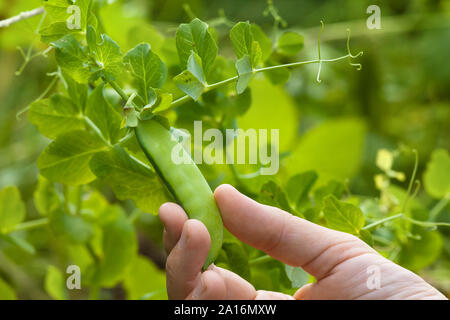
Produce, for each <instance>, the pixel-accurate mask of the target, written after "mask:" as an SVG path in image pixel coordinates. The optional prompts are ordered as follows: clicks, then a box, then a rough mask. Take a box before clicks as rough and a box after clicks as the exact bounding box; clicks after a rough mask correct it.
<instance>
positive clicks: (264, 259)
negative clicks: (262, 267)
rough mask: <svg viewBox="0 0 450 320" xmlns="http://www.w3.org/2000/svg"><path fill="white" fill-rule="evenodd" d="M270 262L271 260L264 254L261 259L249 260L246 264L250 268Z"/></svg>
mask: <svg viewBox="0 0 450 320" xmlns="http://www.w3.org/2000/svg"><path fill="white" fill-rule="evenodd" d="M271 260H273V258H272V257H271V256H269V255H267V254H266V255H264V256H261V257H258V258H255V259H252V260H250V261H249V262H248V264H249V265H251V266H254V265H257V264H261V263H266V262H269V261H271Z"/></svg>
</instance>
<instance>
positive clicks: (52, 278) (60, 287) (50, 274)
mask: <svg viewBox="0 0 450 320" xmlns="http://www.w3.org/2000/svg"><path fill="white" fill-rule="evenodd" d="M64 280H65V279H64V274H63V273H62V272H61V271H60V270H59V269H58V268H56V267H54V266H49V267H48V268H47V273H46V275H45V285H44V287H45V291H46V292H47V294H48V295H49V296H50V297H52V298H53V299H55V300H66V299H67V291H66V282H65V281H64Z"/></svg>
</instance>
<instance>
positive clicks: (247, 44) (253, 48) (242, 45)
mask: <svg viewBox="0 0 450 320" xmlns="http://www.w3.org/2000/svg"><path fill="white" fill-rule="evenodd" d="M253 29H254V30H256V28H255V27H254V28H253ZM256 32H258V31H256ZM258 36H259V37H260V38H261V35H260V34H259V33H258ZM230 39H231V43H232V45H233V50H234V52H235V54H236V57H237V58H238V59H242V58H243V57H244V56H245V55H248V56H249V59H250V64H251V67H252V68H255V67H257V66H258V64H259V63H260V62H261V58H262V56H263V53H262V50H261V45H260V43H259V42H258V41H256V40H255V38H254V35H253V32H252V27H251V25H250V23H248V22H238V23H237V24H236V25H235V26H234V27H233V28H232V29H231V31H230ZM264 47H265V48H266V47H267V45H264Z"/></svg>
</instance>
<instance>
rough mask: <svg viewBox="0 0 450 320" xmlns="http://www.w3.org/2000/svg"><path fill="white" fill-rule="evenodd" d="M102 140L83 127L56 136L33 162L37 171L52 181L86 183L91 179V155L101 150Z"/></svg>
mask: <svg viewBox="0 0 450 320" xmlns="http://www.w3.org/2000/svg"><path fill="white" fill-rule="evenodd" d="M105 149H106V146H105V145H104V143H103V141H101V140H100V139H99V138H97V137H96V136H94V135H93V134H91V133H89V132H87V131H74V132H69V133H67V134H64V135H62V136H59V137H58V138H57V139H56V140H55V141H53V142H52V143H50V145H49V146H48V147H47V148H46V149H45V150H44V151H43V152H42V154H41V155H40V157H39V159H38V161H37V165H38V167H39V169H40V171H41V174H42V175H43V176H44V177H46V178H47V179H49V180H50V181H54V182H61V183H65V184H68V185H80V184H87V183H89V182H91V181H92V180H94V179H95V176H94V174H93V173H92V172H91V170H90V169H89V161H90V160H91V158H92V156H93V155H94V154H95V153H97V152H100V151H104V150H105Z"/></svg>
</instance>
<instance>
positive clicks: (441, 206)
mask: <svg viewBox="0 0 450 320" xmlns="http://www.w3.org/2000/svg"><path fill="white" fill-rule="evenodd" d="M449 201H450V193H448V194H447V195H446V196H445V197H444V198H442V199H441V200H440V201H439V202H438V203H436V205H435V206H434V207H433V208H432V209H431V211H430V219H429V220H430V221H434V220H436V217H437V215H438V214H439V212H441V211H442V210H443V209H444V208H445V207H446V206H447V203H448V202H449Z"/></svg>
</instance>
